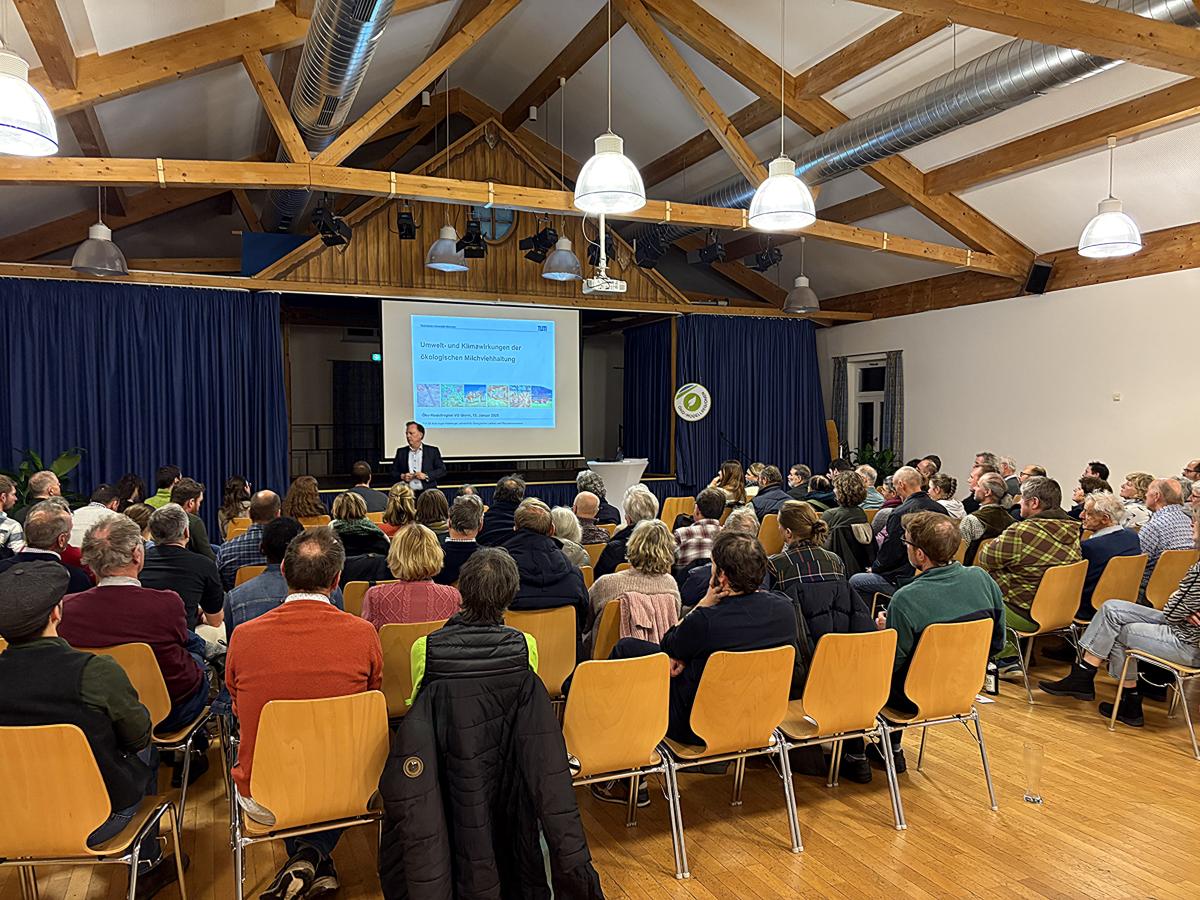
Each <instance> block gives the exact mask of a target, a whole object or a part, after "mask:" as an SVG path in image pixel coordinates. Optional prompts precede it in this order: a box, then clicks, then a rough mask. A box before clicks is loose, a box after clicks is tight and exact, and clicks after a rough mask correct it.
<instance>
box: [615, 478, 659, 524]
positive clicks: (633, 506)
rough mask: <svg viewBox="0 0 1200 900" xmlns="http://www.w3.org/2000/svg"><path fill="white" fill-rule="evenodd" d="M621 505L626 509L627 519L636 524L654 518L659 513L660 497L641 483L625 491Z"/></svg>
mask: <svg viewBox="0 0 1200 900" xmlns="http://www.w3.org/2000/svg"><path fill="white" fill-rule="evenodd" d="M621 507H622V509H624V511H625V521H626V522H628V523H630V524H631V525H636V524H637V523H638V522H641V521H643V520H644V519H653V518H655V517H656V516H657V515H658V498H657V497H655V496H654V495H653V494H652V493H650V488H648V487H646V486H645V485H644V484H640V483H639V484H635V485H633V486H631V487H630V488H629V489H628V490H627V491H625V499H624V500H622V501H621Z"/></svg>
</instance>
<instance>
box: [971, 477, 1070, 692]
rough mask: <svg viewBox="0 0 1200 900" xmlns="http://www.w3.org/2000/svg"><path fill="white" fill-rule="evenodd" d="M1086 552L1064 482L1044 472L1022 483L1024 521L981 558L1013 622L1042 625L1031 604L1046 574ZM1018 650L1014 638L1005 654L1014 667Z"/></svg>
mask: <svg viewBox="0 0 1200 900" xmlns="http://www.w3.org/2000/svg"><path fill="white" fill-rule="evenodd" d="M1082 558H1083V557H1082V555H1081V554H1080V552H1079V523H1078V522H1076V521H1075V520H1074V519H1072V518H1071V517H1070V516H1068V515H1067V514H1066V513H1065V512H1063V511H1062V488H1060V487H1059V486H1058V482H1057V481H1055V480H1054V479H1052V478H1042V477H1040V476H1039V477H1033V478H1029V479H1027V480H1026V481H1025V482H1024V483H1023V484H1022V485H1021V521H1020V522H1017V523H1016V524H1014V525H1012V526H1010V527H1008V528H1006V529H1005V530H1004V532H1003V534H1001V535H1000V536H999V537H998V538H996V539H995V540H994V541H992V542H991V543H990V544H988V545H987V546H986V547H984V548H983V549H982V550H980V551H979V553H978V555H977V557H976V562H977V564H978V565H980V566H982V567H983V568H985V569H987V571H988V573H989V574H990V575H991V576H992V578H994V579H995V580H996V584H997V585H999V587H1000V593H1001V594H1003V595H1004V607H1005V611H1004V615H1005V620H1006V621H1007V623H1008V626H1009V627H1010V628H1015V629H1016V630H1018V631H1036V630H1037V627H1038V626H1037V623H1036V622H1034V621H1033V619H1031V618H1030V617H1029V610H1030V608H1031V607H1032V606H1033V598H1034V595H1035V594H1037V589H1038V585H1039V584H1041V582H1042V575H1044V574H1045V573H1046V570H1047V569H1049V568H1052V567H1053V566H1066V565H1070V564H1072V563H1077V562H1079V561H1080V560H1081V559H1082ZM1018 652H1019V651H1018V648H1017V647H1016V646H1015V645H1014V644H1013V643H1011V641H1010V642H1009V643H1008V644H1006V645H1005V647H1004V651H1003V656H1002V658H1001V659H1000V660H999V663H1000V664H1001V669H1002V670H1005V669H1007V670H1008V671H1012V670H1013V667H1014V664H1015V662H1016V657H1017V653H1018Z"/></svg>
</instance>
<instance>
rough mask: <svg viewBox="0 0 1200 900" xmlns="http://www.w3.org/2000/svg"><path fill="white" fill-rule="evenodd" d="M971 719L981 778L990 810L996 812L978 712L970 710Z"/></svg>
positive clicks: (994, 795)
mask: <svg viewBox="0 0 1200 900" xmlns="http://www.w3.org/2000/svg"><path fill="white" fill-rule="evenodd" d="M971 718H972V719H974V720H975V739H976V740H977V741H978V742H979V756H980V758H981V759H982V760H983V778H984V780H985V781H986V782H987V789H988V800H989V801H990V802H991V806H992V810H993V811H995V810H998V809H999V808H1000V807H999V806H997V805H996V790H995V788H993V787H992V769H991V766H989V765H988V755H987V745H986V744H985V743H984V742H983V722H981V721H980V720H979V710H977V709H974V708H972V709H971Z"/></svg>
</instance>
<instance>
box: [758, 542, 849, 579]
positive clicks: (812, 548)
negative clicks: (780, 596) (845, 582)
mask: <svg viewBox="0 0 1200 900" xmlns="http://www.w3.org/2000/svg"><path fill="white" fill-rule="evenodd" d="M767 572H768V573H769V575H770V578H771V589H772V590H777V589H780V588H786V587H787V586H788V585H789V584H791V583H792V582H800V583H807V582H813V581H834V580H836V579H839V578H845V577H846V564H845V563H843V562H842V558H841V557H840V556H838V555H837V554H836V553H830V552H829V551H828V550H826V549H824V548H823V547H819V546H817V545H816V544H793V545H792V546H790V547H785V548H784V550H783V552H782V553H776V554H775V555H774V556H772V557H771V558H770V559H768V560H767Z"/></svg>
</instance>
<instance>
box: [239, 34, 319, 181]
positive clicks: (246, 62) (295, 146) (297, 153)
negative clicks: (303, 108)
mask: <svg viewBox="0 0 1200 900" xmlns="http://www.w3.org/2000/svg"><path fill="white" fill-rule="evenodd" d="M242 67H243V68H244V69H245V70H246V74H247V75H248V76H249V77H250V83H251V84H252V85H254V91H255V93H256V94H258V99H259V100H260V101H261V103H262V111H263V113H264V114H265V115H266V117H267V119H268V121H270V123H271V128H273V129H274V131H275V136H276V137H278V138H279V143H280V144H281V145H282V146H283V150H284V153H286V154H287V158H288V159H290V160H291V161H292V162H307V161H308V159H309V153H308V148H307V147H306V146H305V145H304V138H303V137H301V135H300V129H299V128H297V127H296V120H295V119H293V118H292V114H291V112H290V111H289V110H288V105H287V101H286V100H284V99H283V94H281V93H280V92H279V85H277V84H276V83H275V76H274V75H272V74H271V70H270V69H268V68H267V61H266V60H265V59H264V58H263V55H262V53H261V52H259V51H258V50H251V51H250V52H249V53H244V54H242Z"/></svg>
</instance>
